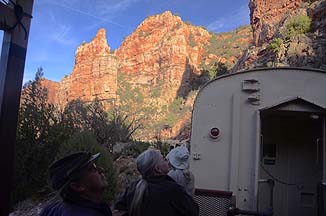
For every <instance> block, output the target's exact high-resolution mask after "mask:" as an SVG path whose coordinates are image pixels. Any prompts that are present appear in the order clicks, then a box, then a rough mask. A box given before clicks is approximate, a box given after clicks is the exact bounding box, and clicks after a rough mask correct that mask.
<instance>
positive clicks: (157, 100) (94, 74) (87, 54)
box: [44, 11, 252, 136]
mask: <svg viewBox="0 0 326 216" xmlns="http://www.w3.org/2000/svg"><path fill="white" fill-rule="evenodd" d="M110 34H114V32H112V33H111V32H110ZM251 36H252V32H251V29H250V28H249V27H245V26H244V27H241V28H239V29H237V30H234V31H232V32H227V33H222V34H218V35H216V34H214V33H211V32H208V31H207V30H206V29H205V28H204V27H200V26H194V25H192V24H190V23H189V22H184V21H182V19H181V18H180V17H179V16H177V15H173V14H172V13H171V12H170V11H166V12H164V13H162V14H159V15H153V16H149V17H147V18H146V19H145V20H144V21H143V22H142V23H140V24H139V26H138V27H137V28H136V29H135V31H134V32H133V33H132V34H130V35H129V36H128V37H126V38H125V39H124V41H123V42H122V44H121V46H120V47H119V48H118V49H116V50H114V51H111V50H110V47H109V45H108V43H107V40H106V31H105V30H104V29H100V30H99V31H98V32H97V34H96V36H95V37H94V38H93V39H92V40H91V41H90V42H83V43H82V44H81V45H80V46H79V47H78V48H77V50H76V53H75V65H74V69H73V71H72V72H71V73H70V74H69V75H67V76H65V77H64V78H63V79H62V80H61V81H60V82H58V83H54V82H51V81H48V80H47V81H46V82H45V81H44V85H45V87H47V88H48V92H49V96H50V97H49V101H50V102H52V103H54V104H56V105H58V106H59V107H61V108H63V107H64V106H65V105H66V104H67V103H68V102H70V101H72V100H74V99H78V98H79V99H81V100H82V101H84V102H88V101H92V100H94V99H95V98H98V99H100V100H101V101H108V102H109V103H108V104H107V107H106V108H108V107H109V106H110V104H115V105H117V104H119V103H120V101H121V98H120V97H121V95H120V93H121V91H120V93H119V90H121V86H122V85H123V82H124V81H127V82H128V85H130V88H138V89H139V90H140V92H141V94H142V95H143V103H145V104H153V106H155V109H156V110H157V111H160V110H163V108H162V107H164V106H165V107H167V106H169V104H171V103H172V102H173V101H174V100H175V99H176V98H180V97H182V98H186V99H187V100H188V95H189V93H190V92H191V91H192V90H193V89H194V86H193V83H196V80H198V79H202V78H200V77H201V75H202V74H203V73H204V72H203V65H210V64H211V63H212V62H213V63H216V62H221V63H225V64H227V65H233V64H235V63H236V62H237V60H238V57H239V56H241V54H242V52H243V50H244V49H245V48H246V47H248V46H249V44H250V43H251ZM108 37H109V36H108ZM212 38H215V39H214V40H212ZM213 43H215V44H213ZM210 47H214V49H212V48H210ZM215 47H217V48H215ZM206 73H207V71H206ZM154 89H155V93H156V94H154ZM193 98H194V95H192V97H191V100H192V99H193ZM112 102H113V103H112ZM190 106H192V104H191V105H190ZM186 116H187V118H183V119H180V121H179V122H178V123H176V124H175V126H174V128H172V129H171V128H170V129H171V131H169V132H168V133H167V134H170V135H171V136H175V135H176V134H178V133H179V131H181V130H182V127H183V125H184V123H185V122H189V119H190V114H189V115H186ZM159 117H162V116H158V118H159ZM170 129H169V130H170Z"/></svg>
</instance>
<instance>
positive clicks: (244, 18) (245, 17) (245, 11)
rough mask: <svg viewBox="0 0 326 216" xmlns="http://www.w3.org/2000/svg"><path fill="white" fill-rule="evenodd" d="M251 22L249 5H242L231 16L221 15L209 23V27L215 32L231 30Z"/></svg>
mask: <svg viewBox="0 0 326 216" xmlns="http://www.w3.org/2000/svg"><path fill="white" fill-rule="evenodd" d="M245 24H249V7H248V5H243V6H241V7H240V8H239V9H238V10H236V11H234V12H233V13H231V14H230V15H229V16H224V17H220V18H218V19H217V20H215V21H214V22H212V23H210V24H208V25H207V29H208V30H209V31H213V32H221V31H225V30H226V31H229V30H232V29H235V28H237V27H239V26H241V25H245Z"/></svg>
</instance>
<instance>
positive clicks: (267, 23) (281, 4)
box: [249, 0, 309, 46]
mask: <svg viewBox="0 0 326 216" xmlns="http://www.w3.org/2000/svg"><path fill="white" fill-rule="evenodd" d="M307 1H309V0H268V1H266V0H250V2H249V9H250V24H251V26H252V29H253V39H254V43H255V45H257V46H260V45H262V44H263V43H265V42H267V41H269V40H270V39H272V38H273V36H274V34H275V32H276V31H277V29H278V28H279V27H280V25H282V20H283V19H284V18H285V16H288V15H289V14H291V13H292V12H293V11H295V10H296V9H297V8H298V7H300V5H302V3H304V2H307Z"/></svg>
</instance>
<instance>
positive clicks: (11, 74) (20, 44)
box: [0, 0, 33, 216]
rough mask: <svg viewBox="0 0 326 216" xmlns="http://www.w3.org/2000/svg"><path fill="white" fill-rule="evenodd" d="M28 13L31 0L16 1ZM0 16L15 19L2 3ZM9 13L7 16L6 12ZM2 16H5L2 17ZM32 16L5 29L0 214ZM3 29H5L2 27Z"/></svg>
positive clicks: (6, 204)
mask: <svg viewBox="0 0 326 216" xmlns="http://www.w3.org/2000/svg"><path fill="white" fill-rule="evenodd" d="M16 4H17V5H20V6H21V7H22V8H23V11H24V12H25V13H27V14H32V8H33V0H20V1H18V0H17V1H16ZM1 10H3V11H4V12H2V13H1V14H0V18H1V21H2V20H6V19H7V20H9V22H10V20H11V23H12V22H16V21H17V20H16V15H15V13H14V10H13V9H12V8H9V7H8V8H5V6H3V5H2V6H1ZM8 15H9V16H8ZM4 17H5V18H4ZM30 22H31V19H30V17H28V16H24V17H23V18H22V20H21V24H22V25H23V26H24V27H25V29H26V34H25V31H24V30H23V28H22V26H21V25H20V24H18V25H17V26H16V27H15V28H14V29H11V30H10V31H6V32H5V33H4V37H3V44H2V51H1V60H0V149H1V151H0V170H1V178H0V215H1V216H2V215H8V214H9V210H10V209H9V208H10V196H11V191H12V186H13V185H12V183H13V173H14V172H13V169H14V155H15V154H14V152H15V144H16V127H17V116H18V110H19V101H20V94H21V88H22V81H23V75H24V67H25V58H26V48H27V41H28V34H29V28H30ZM5 30H6V29H5Z"/></svg>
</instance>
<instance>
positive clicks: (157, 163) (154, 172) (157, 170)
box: [129, 149, 169, 216]
mask: <svg viewBox="0 0 326 216" xmlns="http://www.w3.org/2000/svg"><path fill="white" fill-rule="evenodd" d="M137 169H138V171H139V172H140V174H141V175H142V177H143V178H142V179H141V180H140V181H139V182H138V183H137V185H136V189H135V194H134V197H133V199H132V202H131V207H130V209H129V215H133V216H140V215H142V209H143V208H142V205H143V200H144V199H143V196H144V193H145V191H146V189H147V186H148V183H147V180H146V179H147V178H148V177H152V176H158V175H166V174H167V173H168V172H169V164H168V162H167V161H166V160H165V158H164V157H163V156H162V154H161V152H160V151H159V150H155V149H148V150H146V151H144V152H143V153H141V154H140V155H139V156H138V157H137Z"/></svg>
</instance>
